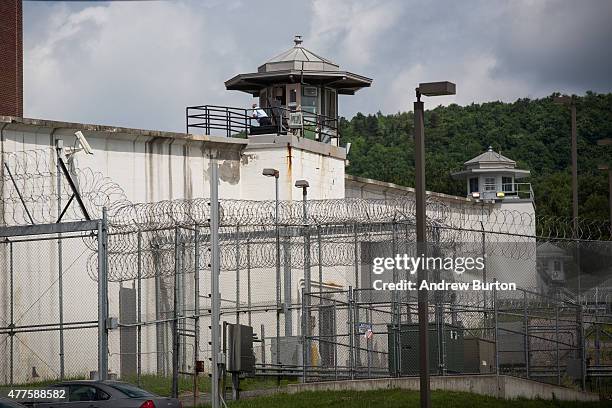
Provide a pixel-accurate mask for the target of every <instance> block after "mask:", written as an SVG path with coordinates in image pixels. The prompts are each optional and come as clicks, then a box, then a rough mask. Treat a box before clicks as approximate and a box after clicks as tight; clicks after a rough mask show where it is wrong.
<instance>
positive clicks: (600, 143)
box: [597, 137, 612, 146]
mask: <svg viewBox="0 0 612 408" xmlns="http://www.w3.org/2000/svg"><path fill="white" fill-rule="evenodd" d="M597 146H612V138H609V137H608V138H605V139H599V140H598V141H597Z"/></svg>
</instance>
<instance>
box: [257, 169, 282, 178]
mask: <svg viewBox="0 0 612 408" xmlns="http://www.w3.org/2000/svg"><path fill="white" fill-rule="evenodd" d="M261 174H263V175H264V176H266V177H276V178H278V176H279V172H278V170H276V169H263V171H262V173H261Z"/></svg>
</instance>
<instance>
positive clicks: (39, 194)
mask: <svg viewBox="0 0 612 408" xmlns="http://www.w3.org/2000/svg"><path fill="white" fill-rule="evenodd" d="M2 161H3V165H2V169H1V170H0V177H1V178H2V182H3V195H2V199H1V200H0V202H1V205H2V215H1V217H2V223H3V225H28V224H32V223H34V224H48V223H54V222H57V220H58V217H59V213H60V211H61V208H63V206H65V205H66V204H67V203H68V202H69V200H70V199H71V197H72V195H73V191H72V188H71V187H70V185H69V183H68V180H67V179H66V178H65V177H64V176H63V175H61V176H60V177H58V169H57V153H56V152H55V150H54V149H52V148H49V149H36V150H27V151H21V152H4V153H2ZM68 168H69V171H70V174H71V176H72V178H73V180H74V182H75V184H76V186H77V187H78V189H79V192H80V195H81V198H82V200H83V203H84V205H85V208H86V209H87V211H88V212H89V214H90V216H91V217H92V218H100V217H101V216H102V208H103V207H106V208H107V209H108V211H109V213H111V214H112V213H113V212H114V209H115V208H116V207H121V206H124V205H127V204H128V203H129V201H128V200H127V198H126V196H125V193H124V191H123V189H122V188H121V187H120V186H119V185H118V184H117V183H115V182H114V181H112V180H111V179H110V178H108V177H105V176H104V175H103V174H102V173H100V172H94V171H93V170H91V169H89V168H84V169H78V168H75V167H74V166H73V165H72V163H70V160H69V163H68ZM58 183H59V184H58ZM58 208H60V209H59V211H58ZM82 219H83V213H82V211H81V209H80V208H79V207H78V206H77V205H76V203H72V205H70V206H69V207H68V208H67V210H66V212H65V214H64V215H63V216H62V221H77V220H82Z"/></svg>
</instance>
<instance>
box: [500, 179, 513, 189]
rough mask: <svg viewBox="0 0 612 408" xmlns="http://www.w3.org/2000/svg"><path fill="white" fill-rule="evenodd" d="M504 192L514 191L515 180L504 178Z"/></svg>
mask: <svg viewBox="0 0 612 408" xmlns="http://www.w3.org/2000/svg"><path fill="white" fill-rule="evenodd" d="M502 191H506V192H507V191H514V180H512V177H502Z"/></svg>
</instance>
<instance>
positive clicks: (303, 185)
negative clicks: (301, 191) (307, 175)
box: [295, 180, 310, 188]
mask: <svg viewBox="0 0 612 408" xmlns="http://www.w3.org/2000/svg"><path fill="white" fill-rule="evenodd" d="M295 186H296V187H297V188H308V187H310V185H309V184H308V181H306V180H297V181H296V182H295Z"/></svg>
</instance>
